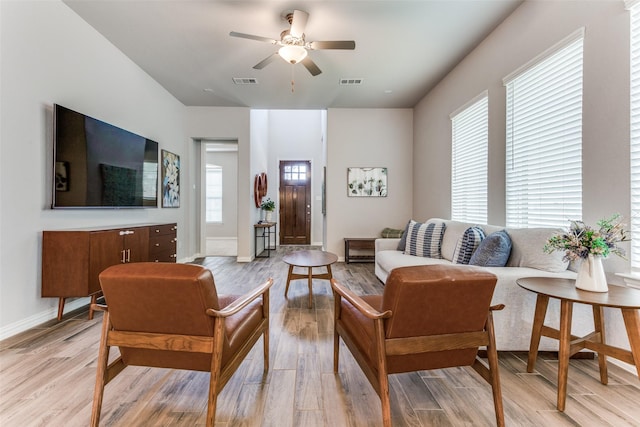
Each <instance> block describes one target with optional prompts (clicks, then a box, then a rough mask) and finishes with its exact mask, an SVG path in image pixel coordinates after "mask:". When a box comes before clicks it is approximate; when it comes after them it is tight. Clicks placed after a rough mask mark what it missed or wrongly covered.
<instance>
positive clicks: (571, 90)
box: [504, 29, 584, 227]
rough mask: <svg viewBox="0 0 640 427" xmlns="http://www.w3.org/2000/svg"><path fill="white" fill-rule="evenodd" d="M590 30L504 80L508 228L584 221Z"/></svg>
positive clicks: (577, 33)
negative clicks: (585, 57)
mask: <svg viewBox="0 0 640 427" xmlns="http://www.w3.org/2000/svg"><path fill="white" fill-rule="evenodd" d="M583 38H584V29H581V30H580V31H577V32H576V33H574V34H572V35H571V36H569V37H568V38H567V39H565V40H564V41H562V42H561V43H559V44H558V45H556V46H554V47H553V48H552V49H551V50H549V51H547V52H545V53H544V54H543V55H541V56H540V57H539V58H536V59H535V60H534V61H532V62H531V63H529V64H527V65H526V66H525V67H523V68H522V69H520V70H518V71H516V72H515V73H513V74H512V75H510V76H508V77H506V78H505V79H504V83H505V86H506V88H507V129H506V133H507V135H506V136H507V138H506V143H507V147H506V155H507V157H506V163H507V164H506V208H507V212H506V214H507V226H511V227H549V226H566V225H567V220H568V219H581V218H582V47H583Z"/></svg>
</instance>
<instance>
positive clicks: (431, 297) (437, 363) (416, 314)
mask: <svg viewBox="0 0 640 427" xmlns="http://www.w3.org/2000/svg"><path fill="white" fill-rule="evenodd" d="M496 280H497V278H496V276H495V275H493V274H491V273H489V272H487V271H486V270H483V269H481V268H478V267H470V266H464V267H461V266H442V265H429V266H418V267H401V268H396V269H394V270H393V271H392V272H391V274H390V275H389V278H388V279H387V283H386V285H385V288H384V293H383V294H382V295H369V296H363V297H359V296H357V295H355V294H354V293H353V292H351V291H350V290H349V289H347V288H346V287H344V286H343V285H341V284H340V283H338V282H337V281H336V280H331V286H332V288H333V293H334V296H335V322H334V353H333V369H334V372H336V373H337V372H338V358H339V354H338V348H339V339H340V337H342V340H343V341H344V343H345V344H346V346H347V348H348V349H349V350H350V351H351V353H352V354H353V356H354V358H355V360H356V361H357V362H358V365H360V367H361V368H362V370H363V372H364V374H365V375H366V377H367V379H368V380H369V382H370V383H371V385H372V386H373V388H374V389H375V391H376V392H377V393H378V396H380V400H381V404H382V421H383V424H384V426H385V427H388V426H391V407H390V404H389V381H388V375H389V374H397V373H401V372H411V371H419V370H429V369H441V368H449V367H454V366H472V367H473V368H474V369H475V370H476V371H477V372H478V373H479V374H480V375H481V376H482V377H483V378H484V379H485V380H486V381H487V382H488V383H489V384H491V387H492V390H493V401H494V407H495V415H496V422H497V425H499V426H503V425H504V414H503V407H502V393H501V391H500V378H499V373H498V354H497V351H496V346H495V337H494V332H493V318H492V314H491V312H492V311H493V310H499V309H502V308H504V305H499V306H494V307H490V305H491V298H492V297H493V290H494V288H495V284H496ZM479 346H486V348H487V354H488V360H489V367H488V368H487V367H486V366H485V364H484V362H482V361H481V360H480V359H479V358H478V357H477V354H478V347H479Z"/></svg>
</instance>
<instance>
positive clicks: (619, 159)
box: [413, 1, 630, 345]
mask: <svg viewBox="0 0 640 427" xmlns="http://www.w3.org/2000/svg"><path fill="white" fill-rule="evenodd" d="M580 27H585V31H586V34H585V39H584V100H583V142H582V149H583V152H582V156H583V164H582V170H583V219H584V220H585V221H586V222H587V223H592V224H593V223H595V221H597V220H598V219H600V218H604V217H607V216H609V215H611V214H612V213H615V212H619V213H621V214H622V215H624V216H625V217H626V218H629V215H630V195H629V191H630V190H629V185H630V184H629V179H630V178H629V13H628V11H626V10H625V9H624V2H623V1H526V2H524V3H523V4H522V6H520V7H519V8H518V9H516V11H515V12H514V13H513V14H512V15H511V16H509V17H508V18H507V19H506V20H505V21H504V22H503V23H502V24H501V25H500V26H499V27H497V28H496V30H495V31H493V32H492V33H491V35H489V37H487V38H486V39H485V40H484V42H483V43H482V44H481V45H480V46H479V47H478V48H476V49H475V50H474V51H473V52H471V53H470V54H469V55H468V56H467V57H466V58H465V59H464V60H463V61H462V62H461V63H460V64H459V65H458V66H457V67H456V68H455V69H454V70H453V71H452V72H451V73H449V75H447V77H446V78H445V79H444V80H443V81H442V82H441V83H440V84H439V85H438V86H437V87H436V88H435V89H433V90H432V91H431V92H430V93H429V94H428V95H427V96H426V97H425V98H424V99H423V100H422V101H421V102H420V103H419V104H418V105H417V106H416V108H415V115H414V129H415V153H414V154H415V156H414V160H413V164H414V169H413V171H414V175H413V181H414V182H415V183H416V185H415V187H414V190H413V201H414V211H413V213H414V216H416V217H417V218H423V219H426V218H429V217H442V218H449V217H450V214H451V212H450V204H451V200H450V195H451V190H450V182H451V174H450V170H451V168H450V165H451V123H450V119H449V114H450V113H451V112H452V111H454V110H456V109H457V108H458V107H460V106H461V105H463V104H465V103H466V102H467V101H468V100H470V99H471V98H473V97H474V96H476V95H477V94H479V93H480V92H482V91H483V90H485V89H488V91H489V221H488V222H489V223H492V224H504V223H505V214H504V212H505V184H504V176H505V172H504V170H505V154H504V153H505V127H506V125H505V88H504V87H503V85H502V79H503V77H505V76H507V75H508V74H509V73H511V72H512V71H514V70H516V69H517V68H519V67H520V66H521V65H523V64H525V63H527V62H528V61H529V60H531V59H533V58H534V57H536V56H537V55H538V54H540V53H542V52H544V51H545V50H546V49H548V48H549V47H551V46H553V45H554V44H556V43H557V42H559V41H560V40H562V39H563V38H564V37H566V36H567V35H569V34H571V33H572V32H574V31H575V30H577V29H578V28H580ZM417 183H429V185H428V188H429V191H424V188H423V186H421V185H419V184H417ZM434 183H437V185H433V184H434ZM605 268H606V269H607V271H609V272H614V271H619V272H627V271H629V266H628V263H626V262H625V261H623V260H621V259H620V258H617V257H609V258H608V259H607V260H606V262H605ZM609 276H610V277H609V279H610V280H611V281H612V282H619V281H620V280H619V279H617V278H616V277H614V276H611V275H609ZM505 303H508V302H506V301H505ZM606 317H607V321H609V325H608V327H607V333H608V334H609V336H608V339H610V340H611V342H612V343H613V344H618V345H626V343H627V339H626V336H625V334H624V332H623V331H624V328H623V326H622V323H621V319H620V314H619V313H617V312H613V311H607V312H606Z"/></svg>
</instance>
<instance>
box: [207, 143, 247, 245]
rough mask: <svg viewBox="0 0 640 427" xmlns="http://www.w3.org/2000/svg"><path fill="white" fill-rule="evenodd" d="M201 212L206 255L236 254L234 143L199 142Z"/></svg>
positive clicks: (235, 167)
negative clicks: (200, 158)
mask: <svg viewBox="0 0 640 427" xmlns="http://www.w3.org/2000/svg"><path fill="white" fill-rule="evenodd" d="M201 145H202V147H201V149H202V154H201V156H202V159H203V161H202V166H203V169H202V171H201V174H202V178H203V179H202V184H201V188H202V202H201V206H202V213H201V217H202V219H203V220H204V221H203V227H202V229H203V230H204V236H203V237H204V239H202V243H203V244H204V245H203V247H202V248H201V253H202V254H203V255H206V256H237V255H238V143H237V141H234V140H231V141H219V140H216V141H212V140H203V141H202V144H201Z"/></svg>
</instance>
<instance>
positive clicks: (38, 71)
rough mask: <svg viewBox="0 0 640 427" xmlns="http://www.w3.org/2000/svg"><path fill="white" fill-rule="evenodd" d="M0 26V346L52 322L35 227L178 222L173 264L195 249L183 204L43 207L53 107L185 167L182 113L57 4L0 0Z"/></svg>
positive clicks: (48, 187) (53, 309)
mask: <svg viewBox="0 0 640 427" xmlns="http://www.w3.org/2000/svg"><path fill="white" fill-rule="evenodd" d="M0 19H1V20H0V34H1V35H0V43H1V44H0V58H2V75H1V76H0V77H1V79H0V92H1V93H2V97H1V99H0V114H1V116H0V121H1V122H2V128H1V129H0V200H1V201H2V205H1V206H0V236H2V237H1V239H0V339H2V338H5V337H7V336H11V335H13V334H15V333H18V332H21V331H23V330H25V329H28V328H29V327H32V326H34V325H37V324H39V323H42V322H44V321H47V320H50V319H52V318H55V315H56V311H57V300H56V299H54V298H41V297H40V289H41V283H40V282H41V273H40V271H41V252H42V249H41V248H42V230H47V229H69V228H78V227H90V226H104V227H109V226H118V225H125V224H136V223H148V222H177V223H178V258H179V259H183V258H184V257H185V256H186V255H187V254H191V253H192V252H187V250H186V248H187V247H188V246H189V245H190V242H189V237H188V235H187V234H185V233H184V230H185V228H184V227H185V224H186V221H185V209H184V207H180V208H177V209H161V208H158V209H122V210H115V209H93V210H90V209H77V210H52V209H50V205H51V188H52V182H51V176H52V164H53V153H52V152H53V149H52V144H53V142H52V141H53V138H52V120H53V104H54V103H58V104H61V105H64V106H67V107H69V108H72V109H74V110H76V111H80V112H83V113H85V114H88V115H90V116H93V117H95V118H98V119H101V120H104V121H106V122H108V123H111V124H113V125H116V126H119V127H121V128H124V129H127V130H130V131H132V132H135V133H137V134H140V135H143V136H145V137H148V138H151V139H153V140H155V141H158V143H159V144H160V148H164V149H167V150H169V151H171V152H173V153H176V154H178V155H180V156H181V160H183V163H182V167H183V168H188V167H189V161H188V157H187V156H186V154H187V153H186V152H185V151H184V149H185V138H184V133H183V127H184V123H183V122H184V106H183V105H182V104H181V103H180V102H178V101H177V100H176V99H175V98H174V97H173V96H171V95H170V94H169V93H168V92H167V91H166V90H165V89H164V88H162V87H161V86H160V85H159V84H158V83H157V82H156V81H155V80H153V79H152V78H151V77H149V76H148V75H147V74H146V73H145V72H144V71H142V70H141V69H140V68H139V67H138V66H137V65H135V64H134V63H132V62H131V61H130V60H129V59H128V58H127V57H126V56H125V55H124V54H123V53H122V52H120V51H119V50H117V49H116V48H115V47H114V46H113V45H112V44H111V43H109V42H108V41H107V40H106V39H105V38H104V37H102V35H100V34H99V33H98V32H97V31H95V30H94V29H93V28H91V27H90V26H89V24H87V23H86V22H85V21H83V20H82V19H80V18H79V17H78V16H77V15H76V14H75V13H74V12H73V11H72V10H71V9H69V7H67V6H66V5H65V4H64V3H62V2H60V1H0ZM183 183H184V182H183ZM186 184H187V186H188V182H186ZM87 302H88V299H80V300H76V301H71V302H70V304H68V305H67V307H68V310H71V309H73V308H74V307H78V306H80V305H84V304H86V303H87Z"/></svg>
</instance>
